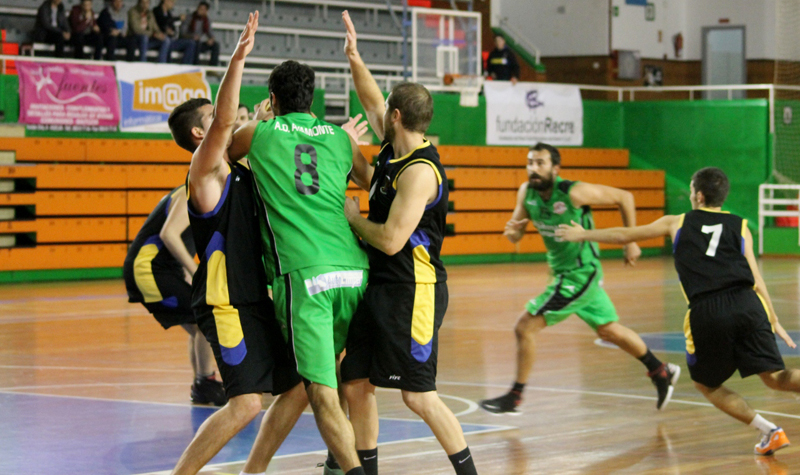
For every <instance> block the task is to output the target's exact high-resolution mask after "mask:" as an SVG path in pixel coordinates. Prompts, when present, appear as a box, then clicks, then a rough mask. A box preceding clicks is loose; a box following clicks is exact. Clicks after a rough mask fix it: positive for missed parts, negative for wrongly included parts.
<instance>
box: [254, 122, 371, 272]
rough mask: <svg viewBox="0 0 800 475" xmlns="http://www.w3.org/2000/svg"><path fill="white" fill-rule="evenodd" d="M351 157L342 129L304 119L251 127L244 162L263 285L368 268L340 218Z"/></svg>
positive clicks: (352, 235)
mask: <svg viewBox="0 0 800 475" xmlns="http://www.w3.org/2000/svg"><path fill="white" fill-rule="evenodd" d="M352 153H353V150H352V146H351V145H350V138H349V137H348V135H347V132H345V131H344V130H342V129H341V128H340V127H337V126H335V125H331V124H329V123H327V122H324V121H322V120H319V119H315V118H314V117H312V116H311V115H309V114H302V113H291V114H286V115H283V116H279V117H276V118H274V119H271V120H269V121H264V122H261V123H260V124H258V126H257V127H256V130H255V133H254V134H253V141H252V144H251V146H250V153H249V154H248V157H249V159H250V165H251V167H252V170H253V175H254V176H255V179H256V184H257V185H258V192H259V197H260V200H261V203H262V205H263V209H264V218H265V219H264V221H263V222H262V226H261V239H262V242H263V243H264V247H265V249H266V260H267V270H268V272H269V274H268V278H269V280H270V281H272V280H273V279H274V278H275V277H276V276H280V275H283V274H286V273H289V272H292V271H294V270H297V269H302V268H304V267H311V266H323V265H330V266H344V267H353V268H360V269H366V268H368V267H369V266H368V264H367V256H366V254H365V253H364V251H363V250H362V249H361V248H360V247H359V245H358V239H357V238H356V236H355V234H354V233H353V231H352V230H351V229H350V225H349V224H348V223H347V218H345V216H344V199H345V190H347V183H348V175H349V173H350V169H351V168H352V166H353V156H352Z"/></svg>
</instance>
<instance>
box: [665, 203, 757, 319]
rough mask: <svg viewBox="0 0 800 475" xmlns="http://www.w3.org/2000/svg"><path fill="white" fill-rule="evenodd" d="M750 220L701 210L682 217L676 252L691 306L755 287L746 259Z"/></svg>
mask: <svg viewBox="0 0 800 475" xmlns="http://www.w3.org/2000/svg"><path fill="white" fill-rule="evenodd" d="M746 226H747V220H746V219H742V218H741V217H739V216H736V215H735V214H730V213H727V212H722V211H719V212H717V211H709V210H706V209H703V208H701V209H697V210H694V211H690V212H688V213H686V214H684V215H683V216H682V217H681V227H680V229H678V232H677V233H676V234H675V240H674V241H673V243H672V252H673V254H674V255H675V269H676V270H677V271H678V278H679V279H680V282H681V287H683V292H684V294H685V295H686V298H687V300H689V306H690V307H691V306H692V304H693V303H695V302H696V301H697V300H700V299H703V298H705V297H708V296H710V295H711V294H714V293H716V292H720V291H723V290H729V289H733V288H737V287H750V288H752V287H753V285H754V284H755V280H754V278H753V272H752V271H751V270H750V265H749V264H748V263H747V258H746V257H745V256H744V250H745V240H744V229H745V227H746Z"/></svg>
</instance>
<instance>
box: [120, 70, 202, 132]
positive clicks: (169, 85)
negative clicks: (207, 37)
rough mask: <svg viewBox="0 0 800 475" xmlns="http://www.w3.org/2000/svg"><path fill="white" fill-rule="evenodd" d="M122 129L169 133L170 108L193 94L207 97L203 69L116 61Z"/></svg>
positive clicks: (190, 97)
mask: <svg viewBox="0 0 800 475" xmlns="http://www.w3.org/2000/svg"><path fill="white" fill-rule="evenodd" d="M115 67H116V70H117V80H118V81H119V95H120V102H121V105H122V119H121V120H120V124H119V128H120V130H121V131H122V132H169V127H168V126H167V118H169V113H170V112H172V110H173V109H175V108H176V107H178V106H179V105H181V104H182V103H184V102H185V101H187V100H188V99H193V98H197V97H205V98H207V99H211V89H210V88H209V87H208V82H206V76H205V71H203V70H202V69H200V68H198V67H196V66H195V67H193V66H181V65H177V64H148V63H124V62H118V63H116V66H115Z"/></svg>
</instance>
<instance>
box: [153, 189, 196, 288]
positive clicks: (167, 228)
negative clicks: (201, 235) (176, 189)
mask: <svg viewBox="0 0 800 475" xmlns="http://www.w3.org/2000/svg"><path fill="white" fill-rule="evenodd" d="M188 227H189V212H188V209H187V207H186V193H176V194H175V196H174V197H173V199H172V202H171V203H170V204H169V211H168V212H167V220H166V221H164V226H162V227H161V232H160V233H158V237H159V238H161V241H162V242H163V243H164V246H165V247H166V248H167V250H168V251H169V253H170V254H172V256H173V257H174V258H175V259H176V260H177V261H178V262H180V263H181V265H182V266H183V268H184V269H186V270H187V271H189V274H191V275H194V273H195V271H196V270H197V264H196V263H195V262H194V256H192V255H191V254H189V250H188V249H186V245H185V244H184V243H183V239H181V234H183V232H184V231H186V228H188Z"/></svg>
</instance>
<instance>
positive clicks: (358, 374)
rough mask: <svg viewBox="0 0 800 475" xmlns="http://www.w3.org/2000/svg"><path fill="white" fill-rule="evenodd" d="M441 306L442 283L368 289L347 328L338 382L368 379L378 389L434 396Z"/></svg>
mask: <svg viewBox="0 0 800 475" xmlns="http://www.w3.org/2000/svg"><path fill="white" fill-rule="evenodd" d="M447 303H448V294H447V283H445V282H441V283H438V284H411V283H401V284H369V285H368V286H367V291H366V293H365V294H364V300H363V301H362V302H361V305H359V307H358V310H357V311H356V314H355V315H354V316H353V321H352V322H351V323H350V330H349V333H348V337H347V353H346V354H345V357H344V360H343V361H342V381H352V380H356V379H363V378H369V381H370V383H372V384H374V385H375V386H379V387H382V388H396V389H403V390H406V391H412V392H427V391H435V390H436V364H437V356H438V351H439V327H441V326H442V320H443V319H444V313H445V311H446V310H447Z"/></svg>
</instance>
